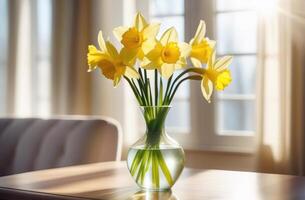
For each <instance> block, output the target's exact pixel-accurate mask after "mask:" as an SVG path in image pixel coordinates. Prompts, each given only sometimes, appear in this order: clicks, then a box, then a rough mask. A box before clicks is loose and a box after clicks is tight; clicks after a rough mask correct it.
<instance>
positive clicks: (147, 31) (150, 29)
mask: <svg viewBox="0 0 305 200" xmlns="http://www.w3.org/2000/svg"><path fill="white" fill-rule="evenodd" d="M159 29H160V23H153V24H149V25H148V26H147V27H145V28H144V30H143V38H144V40H146V39H155V38H156V36H157V34H158V32H159Z"/></svg>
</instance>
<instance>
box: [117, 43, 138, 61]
mask: <svg viewBox="0 0 305 200" xmlns="http://www.w3.org/2000/svg"><path fill="white" fill-rule="evenodd" d="M138 50H139V49H127V48H125V47H123V48H122V49H121V52H120V57H121V59H122V60H123V63H125V64H127V65H134V63H135V61H136V55H137V53H138Z"/></svg>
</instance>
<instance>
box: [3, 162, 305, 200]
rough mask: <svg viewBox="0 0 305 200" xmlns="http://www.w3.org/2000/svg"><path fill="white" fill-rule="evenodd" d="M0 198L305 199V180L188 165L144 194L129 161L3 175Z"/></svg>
mask: <svg viewBox="0 0 305 200" xmlns="http://www.w3.org/2000/svg"><path fill="white" fill-rule="evenodd" d="M0 199H31V200H33V199H117V200H120V199H137V200H138V199H139V200H140V199H145V200H147V199H171V200H174V199H179V200H185V199H190V200H195V199H200V200H205V199H226V200H228V199H241V200H245V199H247V200H249V199H253V200H258V199H268V200H269V199H271V200H273V199H274V200H291V199H305V178H303V177H297V176H288V175H275V174H261V173H251V172H237V171H223V170H198V169H188V168H186V169H185V170H184V171H183V173H182V175H181V177H180V178H179V180H178V181H177V183H176V184H175V186H174V187H173V189H172V191H167V192H143V191H140V190H139V188H138V187H137V186H136V184H135V183H134V181H133V180H132V178H131V176H130V175H129V172H128V170H127V167H126V164H125V162H106V163H95V164H88V165H80V166H72V167H65V168H57V169H49V170H42V171H35V172H28V173H23V174H17V175H12V176H6V177H0Z"/></svg>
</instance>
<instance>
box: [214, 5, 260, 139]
mask: <svg viewBox="0 0 305 200" xmlns="http://www.w3.org/2000/svg"><path fill="white" fill-rule="evenodd" d="M253 3H254V2H253V1H251V0H243V1H240V0H217V1H216V11H215V17H216V26H215V27H216V39H217V42H218V43H217V51H218V54H219V56H221V55H223V54H229V55H233V56H234V59H233V63H232V65H231V73H232V77H233V82H232V84H231V85H230V86H229V87H228V88H227V89H226V90H225V91H224V92H221V93H218V95H216V99H217V114H216V121H217V122H216V126H217V127H216V128H217V130H216V131H217V134H220V135H253V134H254V131H255V90H256V89H255V85H256V77H255V76H256V55H257V51H256V41H257V39H256V33H257V30H256V27H257V16H256V11H255V10H253V9H251V7H252V8H253V7H254V6H253V5H254V4H253Z"/></svg>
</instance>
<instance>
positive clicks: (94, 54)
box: [87, 45, 106, 72]
mask: <svg viewBox="0 0 305 200" xmlns="http://www.w3.org/2000/svg"><path fill="white" fill-rule="evenodd" d="M88 51H89V52H88V54H87V61H88V65H89V69H88V71H89V72H90V71H93V70H95V69H96V67H97V66H98V65H100V63H101V61H102V60H103V59H105V58H106V55H105V54H104V53H102V52H101V51H99V50H97V48H96V47H95V46H94V45H89V46H88Z"/></svg>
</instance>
